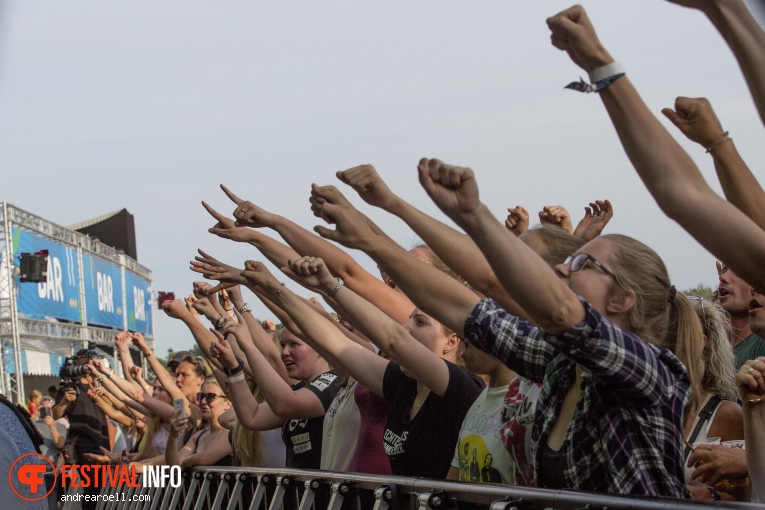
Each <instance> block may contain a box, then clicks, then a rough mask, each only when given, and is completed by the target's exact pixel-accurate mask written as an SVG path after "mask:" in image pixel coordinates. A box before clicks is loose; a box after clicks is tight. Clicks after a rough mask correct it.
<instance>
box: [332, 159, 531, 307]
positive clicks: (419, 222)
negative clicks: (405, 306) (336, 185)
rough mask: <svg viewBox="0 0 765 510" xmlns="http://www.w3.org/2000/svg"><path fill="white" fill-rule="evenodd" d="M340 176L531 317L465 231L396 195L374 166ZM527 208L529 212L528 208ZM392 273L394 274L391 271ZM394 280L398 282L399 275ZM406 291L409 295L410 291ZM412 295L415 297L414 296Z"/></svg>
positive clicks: (486, 290) (476, 283) (489, 292)
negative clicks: (456, 228)
mask: <svg viewBox="0 0 765 510" xmlns="http://www.w3.org/2000/svg"><path fill="white" fill-rule="evenodd" d="M337 177H338V178H339V179H340V180H341V181H343V182H344V183H346V184H348V185H349V186H351V187H352V188H353V189H355V190H356V191H357V192H358V194H359V196H360V197H361V198H362V199H363V200H364V201H365V202H367V203H368V204H370V205H373V206H375V207H379V208H381V209H383V210H385V211H387V212H389V213H391V214H393V215H395V216H398V217H399V218H401V219H402V220H403V221H404V222H405V223H406V224H407V225H408V226H409V228H411V229H412V230H413V231H414V232H415V233H416V234H417V235H418V236H419V237H420V239H422V240H423V241H424V242H425V244H427V245H428V248H430V249H431V250H433V253H435V254H436V255H438V257H439V258H440V259H441V260H442V261H443V262H444V263H445V264H446V265H447V266H449V267H450V268H451V269H452V270H454V271H455V272H456V273H457V274H459V275H460V276H461V277H462V278H464V279H465V281H467V282H468V283H469V284H470V285H471V286H472V287H473V288H475V289H476V290H477V291H478V292H481V293H482V294H484V295H486V296H489V297H491V298H494V299H495V300H496V301H497V302H498V303H500V304H501V305H502V307H503V308H505V309H506V310H508V311H509V312H511V313H513V314H514V315H517V316H519V317H521V318H524V319H525V318H527V316H526V312H524V311H523V309H522V308H521V307H520V306H518V304H517V303H516V302H515V300H513V298H512V297H510V295H509V294H508V293H507V292H506V291H505V289H504V288H503V287H502V285H501V284H500V283H499V281H498V280H497V277H496V275H495V274H494V272H493V271H492V269H491V266H490V265H489V263H488V262H487V261H486V258H485V257H484V256H483V254H482V253H481V250H480V249H479V248H478V246H476V244H475V243H474V242H473V241H472V240H471V239H470V238H469V237H466V236H465V234H463V233H462V232H459V231H457V230H455V229H453V228H452V227H450V226H448V225H446V224H445V223H443V222H440V221H438V220H436V219H435V218H433V217H431V216H428V215H427V214H425V213H424V212H422V211H420V210H419V209H417V208H416V207H414V206H413V205H411V204H409V203H408V202H406V201H405V200H403V199H402V198H401V197H399V196H397V195H396V194H394V193H393V192H392V191H391V190H390V188H389V187H388V186H387V185H386V184H385V182H384V181H383V180H382V178H381V177H380V175H379V174H378V173H377V171H376V170H375V168H374V167H373V166H372V165H361V166H357V167H354V168H351V169H349V170H345V171H344V172H338V173H337ZM336 205H337V204H336ZM521 209H522V208H521ZM523 211H524V212H525V209H524V210H523ZM519 212H520V211H519ZM526 225H528V221H527V222H526ZM385 267H386V268H387V266H385ZM330 269H331V268H330ZM386 270H387V269H386ZM388 274H389V275H391V276H393V275H392V274H391V273H390V272H388ZM393 280H394V281H396V278H395V277H394V278H393ZM396 283H398V282H397V281H396ZM404 293H405V294H407V296H409V294H408V292H407V291H406V290H405V291H404ZM409 297H410V299H413V300H414V298H413V296H409Z"/></svg>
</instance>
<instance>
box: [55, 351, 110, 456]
mask: <svg viewBox="0 0 765 510" xmlns="http://www.w3.org/2000/svg"><path fill="white" fill-rule="evenodd" d="M95 357H96V351H94V350H87V349H81V350H80V351H78V352H77V355H76V357H74V358H70V359H68V360H67V363H66V365H64V367H62V369H61V376H62V379H65V380H66V382H65V383H62V385H61V391H59V400H58V403H57V404H56V406H55V407H54V408H53V418H54V419H58V418H61V417H62V416H66V417H67V418H68V419H69V437H68V439H67V445H71V454H72V457H73V458H71V459H66V462H67V463H68V464H87V463H89V462H88V460H87V458H86V457H85V456H84V454H85V453H97V454H100V453H101V450H100V447H102V446H103V447H104V448H106V449H109V430H108V428H107V425H106V417H105V416H104V413H103V411H101V409H100V408H99V407H98V406H97V405H96V404H95V403H93V401H92V400H91V399H90V398H89V397H88V394H87V392H88V390H89V389H90V387H91V385H93V384H94V382H95V380H94V378H93V376H92V375H91V373H90V372H91V370H90V367H88V366H87V363H88V361H90V360H91V359H94V358H95Z"/></svg>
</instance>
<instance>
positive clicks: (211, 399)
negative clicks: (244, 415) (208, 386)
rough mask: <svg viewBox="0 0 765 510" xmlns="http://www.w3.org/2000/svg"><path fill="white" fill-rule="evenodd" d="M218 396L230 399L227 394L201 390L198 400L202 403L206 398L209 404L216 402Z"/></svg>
mask: <svg viewBox="0 0 765 510" xmlns="http://www.w3.org/2000/svg"><path fill="white" fill-rule="evenodd" d="M218 397H220V398H225V399H228V397H227V396H226V395H218V394H217V393H202V392H201V391H200V392H199V393H197V402H199V403H200V404H201V403H202V401H203V400H204V401H205V402H207V404H208V405H209V404H212V403H213V402H215V399H216V398H218Z"/></svg>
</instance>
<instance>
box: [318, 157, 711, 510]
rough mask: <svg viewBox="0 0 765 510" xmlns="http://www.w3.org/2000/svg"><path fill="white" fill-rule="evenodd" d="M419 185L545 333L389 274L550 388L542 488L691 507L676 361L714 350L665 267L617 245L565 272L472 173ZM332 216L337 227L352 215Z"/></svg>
mask: <svg viewBox="0 0 765 510" xmlns="http://www.w3.org/2000/svg"><path fill="white" fill-rule="evenodd" d="M418 171H419V174H420V181H421V183H422V184H423V187H424V188H425V190H426V191H427V192H428V194H429V195H430V196H431V198H432V199H433V200H434V201H435V202H436V204H437V205H438V206H439V207H440V208H441V210H442V211H444V212H445V213H447V215H449V216H450V217H451V218H452V219H453V220H454V221H455V222H456V223H457V224H459V225H460V226H461V227H462V228H464V229H465V231H466V232H467V233H468V234H469V235H470V237H471V238H472V240H473V241H474V242H475V243H476V245H478V247H479V248H480V250H481V252H482V253H483V255H484V256H485V257H486V259H487V261H488V262H489V264H490V265H491V267H492V268H493V270H494V272H495V274H496V276H497V278H498V280H499V281H500V283H501V284H502V286H503V287H504V289H505V290H506V291H507V292H508V294H509V295H510V296H511V297H512V298H513V299H515V300H516V301H517V303H518V305H520V307H521V308H522V309H523V310H524V311H525V312H526V313H527V314H528V315H529V317H530V319H531V321H533V323H532V322H527V321H523V320H521V319H519V318H518V317H516V316H514V315H511V314H510V313H508V312H507V311H505V310H504V309H502V308H501V307H499V306H498V305H497V303H496V302H494V301H493V300H491V299H480V298H479V297H477V296H476V295H475V294H474V293H472V292H471V291H470V290H468V289H466V288H465V287H464V286H462V285H460V284H459V283H457V282H455V281H453V280H451V279H448V278H443V277H441V276H440V275H439V274H437V272H436V271H431V270H429V269H428V268H427V267H426V266H424V265H422V264H415V263H414V262H411V261H410V262H406V263H403V264H402V265H395V266H391V267H386V268H385V269H386V270H387V271H388V273H389V274H390V275H391V277H392V278H393V279H394V280H396V281H397V282H400V284H401V283H402V282H403V281H404V280H405V279H404V278H400V277H399V276H398V275H397V274H396V273H397V272H409V273H418V274H420V278H421V279H423V280H428V281H430V285H429V288H428V289H427V291H425V290H424V289H421V288H420V287H421V286H417V285H412V286H411V288H404V289H403V290H404V292H406V293H407V295H408V296H410V297H411V298H412V299H413V301H414V302H415V304H417V305H418V306H419V307H420V308H422V309H424V310H425V311H426V312H427V313H429V314H432V315H433V316H434V317H435V318H436V319H437V320H439V321H441V322H442V323H444V324H445V325H446V326H447V327H449V328H451V329H453V330H455V331H460V332H464V334H465V339H466V341H467V342H468V343H469V344H470V347H469V349H468V352H469V351H470V350H471V349H474V348H478V349H481V350H483V351H485V352H487V353H488V354H490V355H492V356H493V357H495V358H497V359H499V360H500V361H502V362H503V363H504V364H505V365H507V366H508V367H509V368H511V369H512V370H515V371H516V372H517V373H519V374H520V375H523V376H525V377H527V378H529V379H531V380H533V381H535V382H538V383H540V384H541V385H542V388H541V393H540V396H539V400H538V402H537V411H536V414H535V417H534V424H533V431H532V438H533V443H532V452H531V453H532V455H531V457H532V459H531V464H532V469H533V478H534V482H535V483H536V484H537V485H539V486H544V487H551V488H570V489H575V490H586V491H595V492H611V493H621V494H642V495H653V496H675V497H684V496H687V488H686V484H685V480H684V473H683V462H682V455H681V451H680V445H681V444H682V439H683V437H682V429H683V414H684V408H685V406H686V404H687V403H688V401H689V397H690V381H689V376H688V370H687V369H686V368H685V366H683V364H682V363H681V362H680V360H679V359H678V356H676V355H675V354H673V351H675V352H681V351H682V352H690V353H691V354H689V355H687V356H685V355H684V356H685V357H686V358H687V359H700V354H701V346H702V336H701V328H700V324H699V322H698V320H697V319H696V317H695V314H694V312H693V309H692V307H691V306H690V303H689V302H688V300H687V299H685V298H684V297H683V296H682V295H681V294H677V293H676V292H675V290H674V287H673V286H671V285H670V283H669V276H668V275H667V271H666V268H665V266H664V264H663V262H662V261H661V259H660V258H659V257H658V255H656V253H655V252H653V251H652V250H651V249H650V248H648V247H646V246H645V245H643V244H642V243H640V242H638V241H635V240H634V239H631V238H628V237H625V236H618V235H607V236H601V237H598V238H596V239H594V240H592V241H590V242H589V243H587V244H586V245H585V246H584V247H582V248H581V249H580V250H578V251H577V252H576V253H575V254H574V258H573V259H572V260H570V261H569V262H568V263H566V264H559V265H557V266H556V267H555V270H554V271H553V270H551V268H550V266H548V265H547V264H545V262H544V261H543V260H542V259H541V258H540V257H539V256H538V255H537V254H536V253H534V252H533V251H532V250H531V248H529V247H528V246H526V245H525V244H524V243H523V242H522V241H521V240H519V239H518V238H517V237H516V236H515V235H513V234H512V233H510V232H508V231H507V229H505V227H504V226H503V225H502V224H501V223H500V222H499V221H497V220H496V218H495V217H494V216H493V215H492V214H491V212H490V211H489V210H488V208H487V207H486V206H485V205H483V204H482V203H481V202H480V200H479V198H478V188H477V184H476V182H475V177H474V176H473V173H472V171H470V170H469V169H466V168H459V167H454V166H450V165H445V164H443V163H442V162H440V161H438V160H422V161H421V162H420V165H419V167H418ZM324 208H325V211H323V212H324V213H325V214H327V215H328V216H330V217H335V216H334V213H333V211H337V209H339V208H338V207H336V206H332V205H325V206H324ZM341 228H342V227H341V226H340V224H338V229H341ZM351 235H352V233H349V232H345V233H342V232H341V233H340V234H337V233H336V234H334V235H332V234H329V235H328V237H329V236H331V238H340V237H346V238H347V237H349V236H351ZM364 244H365V246H364V251H366V252H367V253H369V254H371V255H373V258H375V259H376V260H377V258H378V255H380V254H381V253H383V252H384V251H385V250H390V249H391V248H389V247H387V246H386V244H385V243H382V242H378V241H375V240H374V239H371V240H366V241H365V243H364ZM583 254H586V255H583ZM596 262H597V263H596ZM556 273H557V274H556ZM434 282H436V284H437V285H438V292H433V288H434V287H433V284H434ZM694 352H695V353H696V356H694V355H693V353H694ZM690 369H691V370H694V371H698V370H699V367H690Z"/></svg>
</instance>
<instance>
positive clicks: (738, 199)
mask: <svg viewBox="0 0 765 510" xmlns="http://www.w3.org/2000/svg"><path fill="white" fill-rule="evenodd" d="M763 57H765V53H764V54H763ZM662 113H663V114H664V115H665V116H666V117H667V118H668V119H669V120H670V121H672V123H673V124H674V125H675V126H677V127H678V129H679V130H680V131H681V132H682V133H683V134H684V135H685V136H686V137H688V139H689V140H691V141H693V142H696V143H698V144H699V145H701V146H702V147H703V148H705V149H707V152H708V153H709V154H711V156H712V160H713V161H714V163H715V170H717V177H718V178H719V179H720V184H721V185H722V189H723V193H725V198H727V199H728V201H729V202H730V203H732V204H733V205H735V206H736V207H738V208H739V209H740V210H741V212H743V213H744V214H746V215H747V216H749V217H750V218H751V219H752V221H754V222H755V223H756V224H757V225H759V226H760V228H762V229H765V191H763V190H762V186H760V183H759V182H757V179H756V178H755V177H754V175H752V172H751V170H749V167H748V166H747V165H746V163H745V162H744V160H743V159H742V158H741V156H740V155H739V153H738V151H737V150H736V146H735V144H734V143H733V139H731V138H730V137H729V136H728V135H727V133H726V132H725V131H723V128H722V124H720V121H719V120H718V119H717V115H715V112H714V110H713V109H712V105H711V104H709V101H708V100H707V99H705V98H703V97H701V98H696V99H693V98H688V97H678V98H677V99H676V100H675V109H674V110H671V109H669V108H665V109H663V110H662Z"/></svg>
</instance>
